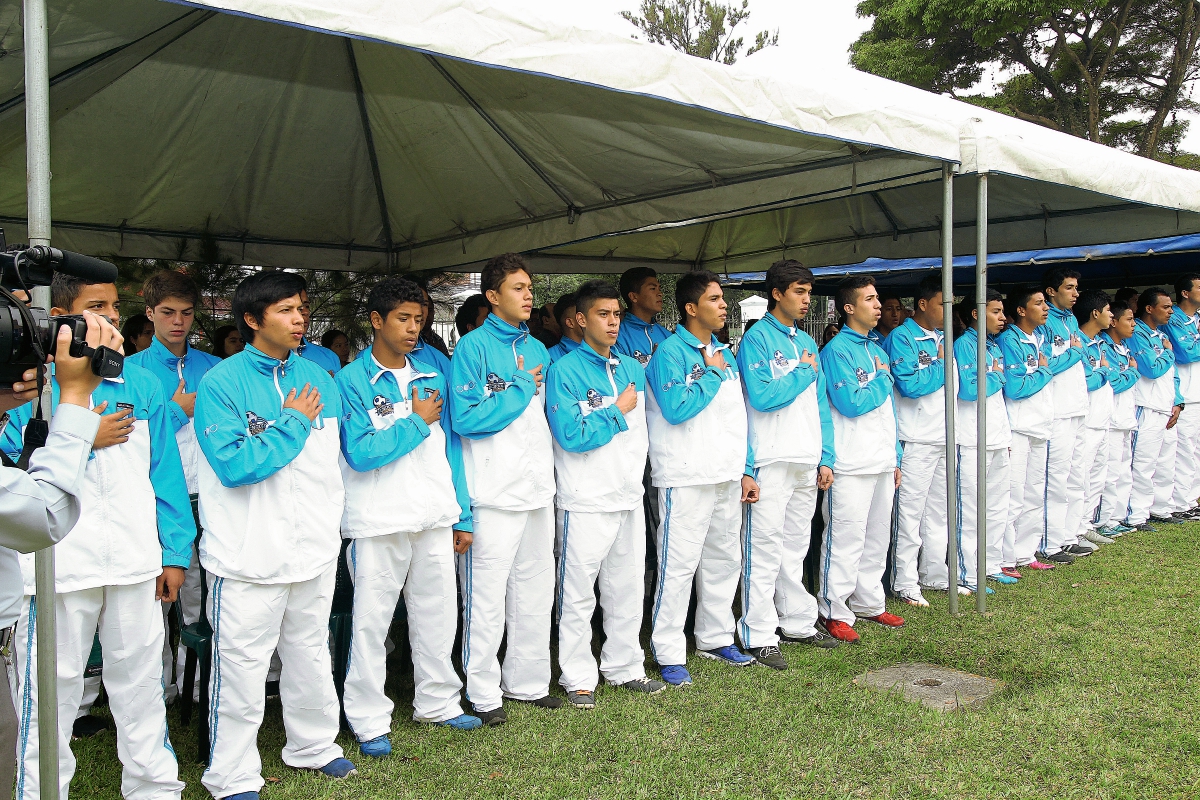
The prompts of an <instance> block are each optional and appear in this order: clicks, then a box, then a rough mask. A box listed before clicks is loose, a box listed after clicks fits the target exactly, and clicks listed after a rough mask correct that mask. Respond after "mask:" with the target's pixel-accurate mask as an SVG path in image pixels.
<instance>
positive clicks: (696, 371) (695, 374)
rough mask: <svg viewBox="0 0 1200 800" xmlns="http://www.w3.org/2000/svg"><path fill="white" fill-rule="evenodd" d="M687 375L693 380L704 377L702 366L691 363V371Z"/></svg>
mask: <svg viewBox="0 0 1200 800" xmlns="http://www.w3.org/2000/svg"><path fill="white" fill-rule="evenodd" d="M688 377H689V378H691V379H692V380H694V381H698V380H700V379H701V378H703V377H704V367H703V366H702V365H700V364H693V365H692V371H691V373H690V374H689V375H688Z"/></svg>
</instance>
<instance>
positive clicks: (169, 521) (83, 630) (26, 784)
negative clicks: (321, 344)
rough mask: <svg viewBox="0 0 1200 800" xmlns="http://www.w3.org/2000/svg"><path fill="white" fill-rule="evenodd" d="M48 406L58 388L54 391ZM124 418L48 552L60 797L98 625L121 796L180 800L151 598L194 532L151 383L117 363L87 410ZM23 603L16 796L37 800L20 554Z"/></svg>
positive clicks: (29, 621)
mask: <svg viewBox="0 0 1200 800" xmlns="http://www.w3.org/2000/svg"><path fill="white" fill-rule="evenodd" d="M52 388H53V391H54V403H55V405H57V403H58V394H59V393H58V386H57V383H55V384H54V385H53V387H52ZM105 402H107V403H108V406H107V407H106V408H105V414H112V413H115V412H116V411H117V410H118V404H127V405H128V406H130V407H131V408H132V411H133V417H134V418H135V419H136V422H134V425H133V431H132V433H131V434H130V435H129V440H128V441H126V442H124V443H122V444H114V445H111V446H109V447H104V448H101V449H99V450H95V451H93V452H92V455H91V457H90V458H89V459H88V464H87V469H86V470H85V472H84V480H83V482H82V484H81V486H80V495H79V503H80V516H79V520H78V521H77V522H76V523H75V526H74V527H73V528H72V529H71V533H70V534H68V535H67V537H66V538H65V539H63V540H62V541H61V542H59V543H58V544H57V545H55V546H54V558H55V565H54V566H55V589H56V592H57V596H56V598H55V609H56V611H55V613H56V614H57V619H58V628H57V631H58V732H59V744H58V748H59V749H58V758H59V796H60V797H62V798H64V800H66V798H67V796H68V787H69V785H70V783H71V778H72V776H73V775H74V773H75V756H74V755H73V754H72V752H71V744H70V743H71V725H72V723H74V722H75V717H76V716H77V713H78V710H79V707H80V703H81V701H82V700H83V696H84V675H83V673H84V669H85V668H86V666H87V660H88V656H89V654H90V653H91V650H92V642H93V639H94V638H95V635H96V629H97V627H99V632H100V643H101V646H102V647H103V650H104V685H105V688H106V689H107V690H108V695H109V703H110V705H111V706H112V711H113V717H114V719H115V720H116V728H117V745H118V752H119V755H120V758H121V763H122V775H121V790H122V794H123V795H124V796H125V797H130V798H167V797H176V798H177V797H179V796H180V793H181V792H182V791H183V783H182V782H180V781H179V768H178V765H177V764H176V762H175V752H174V750H172V749H171V744H170V741H169V739H168V738H167V718H166V706H165V705H164V700H163V686H162V669H163V664H162V654H163V641H164V636H163V626H162V611H161V606H160V604H159V603H158V602H157V601H156V600H155V599H154V593H155V580H156V579H157V578H158V576H159V575H160V574H161V573H162V571H163V567H182V568H185V569H186V568H187V566H188V561H189V554H190V552H191V543H192V541H193V540H194V539H195V538H196V523H195V521H194V520H193V518H192V510H191V505H190V504H189V502H188V497H187V486H186V484H185V483H184V479H183V469H182V467H181V466H180V463H179V450H178V448H177V447H176V445H175V437H174V435H173V433H174V431H173V430H172V426H171V422H170V418H169V415H168V412H167V408H166V404H165V402H164V400H163V394H162V389H161V388H159V384H158V380H157V379H155V377H154V376H153V375H151V374H150V373H149V372H147V371H146V370H144V369H141V368H139V367H137V366H133V365H126V367H125V370H124V372H123V374H122V376H121V377H120V378H115V379H106V380H104V381H102V382H101V383H100V385H99V386H98V387H97V388H96V390H95V391H94V392H93V393H92V397H91V403H90V405H91V406H92V407H93V408H95V407H96V406H98V405H100V404H101V403H105ZM31 412H32V407H31V406H29V405H25V406H21V407H20V408H17V409H14V410H13V411H11V412H10V420H9V423H8V425H7V426H6V427H5V429H4V433H3V439H2V442H0V447H2V448H3V450H4V451H5V452H6V453H7V454H8V455H9V456H10V457H11V458H13V459H14V460H15V459H16V458H17V456H18V455H19V454H20V452H21V447H22V436H23V434H24V430H25V425H26V424H27V423H28V422H29V419H30V416H31ZM21 572H22V578H23V581H24V584H25V586H24V594H25V597H24V601H23V607H22V611H21V617H20V620H19V621H18V623H17V629H16V631H15V633H14V637H13V641H14V644H15V646H14V647H13V650H14V651H15V652H16V664H15V667H16V673H17V675H18V681H19V684H20V686H19V693H18V695H17V697H19V700H18V703H17V706H18V708H19V709H20V713H21V716H20V732H19V737H20V738H19V739H18V743H17V762H18V763H17V794H16V796H17V797H18V798H19V799H20V800H26V799H27V798H34V797H38V796H40V791H39V768H40V767H39V749H40V748H39V742H38V707H37V636H36V631H35V628H36V618H37V601H36V598H34V597H33V596H32V595H33V594H34V570H33V555H32V554H28V555H22V556H21Z"/></svg>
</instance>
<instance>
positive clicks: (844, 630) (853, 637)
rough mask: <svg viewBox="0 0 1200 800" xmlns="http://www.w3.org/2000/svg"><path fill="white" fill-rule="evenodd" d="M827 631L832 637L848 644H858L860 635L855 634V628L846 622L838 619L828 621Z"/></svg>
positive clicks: (826, 623) (826, 624)
mask: <svg viewBox="0 0 1200 800" xmlns="http://www.w3.org/2000/svg"><path fill="white" fill-rule="evenodd" d="M825 630H827V631H829V635H830V636H832V637H833V638H835V639H837V640H839V641H842V642H845V643H846V644H858V634H857V633H855V632H854V628H852V627H850V626H849V625H847V624H846V623H844V622H841V621H839V620H836V619H831V620H827V621H826V622H825Z"/></svg>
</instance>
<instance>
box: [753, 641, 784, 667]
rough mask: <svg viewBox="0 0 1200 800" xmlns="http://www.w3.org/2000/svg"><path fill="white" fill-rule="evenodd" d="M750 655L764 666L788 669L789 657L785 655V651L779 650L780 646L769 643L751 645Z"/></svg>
mask: <svg viewBox="0 0 1200 800" xmlns="http://www.w3.org/2000/svg"><path fill="white" fill-rule="evenodd" d="M746 652H748V653H749V654H750V655H752V656H754V658H755V659H756V660H757V661H758V663H760V664H762V665H763V666H766V667H770V668H771V669H777V670H779V671H780V672H782V671H784V670H785V669H787V659H785V658H784V657H783V653H781V652H779V648H778V647H776V646H775V645H773V644H772V645H767V646H766V647H751V648H748V649H747V651H746Z"/></svg>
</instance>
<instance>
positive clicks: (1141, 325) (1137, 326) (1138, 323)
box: [1133, 319, 1163, 336]
mask: <svg viewBox="0 0 1200 800" xmlns="http://www.w3.org/2000/svg"><path fill="white" fill-rule="evenodd" d="M1133 329H1134V330H1135V331H1143V332H1144V333H1145V334H1146V335H1147V336H1162V335H1163V332H1162V331H1161V330H1159V329H1158V328H1151V327H1150V326H1149V325H1147V324H1146V323H1145V322H1143V321H1142V320H1140V319H1136V320H1134V321H1133Z"/></svg>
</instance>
